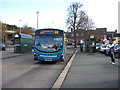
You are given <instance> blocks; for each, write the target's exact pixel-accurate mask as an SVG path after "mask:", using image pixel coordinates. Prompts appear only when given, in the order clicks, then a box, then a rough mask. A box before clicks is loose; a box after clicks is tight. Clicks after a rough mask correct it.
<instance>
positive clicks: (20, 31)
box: [20, 20, 21, 33]
mask: <svg viewBox="0 0 120 90" xmlns="http://www.w3.org/2000/svg"><path fill="white" fill-rule="evenodd" d="M20 33H21V20H20Z"/></svg>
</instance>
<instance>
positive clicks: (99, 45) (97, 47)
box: [96, 43, 101, 51]
mask: <svg viewBox="0 0 120 90" xmlns="http://www.w3.org/2000/svg"><path fill="white" fill-rule="evenodd" d="M100 47H101V43H96V51H100Z"/></svg>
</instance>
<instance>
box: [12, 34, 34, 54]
mask: <svg viewBox="0 0 120 90" xmlns="http://www.w3.org/2000/svg"><path fill="white" fill-rule="evenodd" d="M32 40H33V39H32V36H31V35H28V34H23V33H16V34H15V35H14V53H28V52H32Z"/></svg>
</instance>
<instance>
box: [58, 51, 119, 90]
mask: <svg viewBox="0 0 120 90" xmlns="http://www.w3.org/2000/svg"><path fill="white" fill-rule="evenodd" d="M110 60H111V58H110V57H108V56H105V55H104V54H101V53H99V52H96V53H94V54H93V55H89V53H86V52H80V51H79V50H78V52H77V53H76V55H75V57H74V59H73V62H72V64H71V66H70V68H69V71H68V73H67V75H66V77H65V79H64V81H63V83H62V85H61V87H60V88H61V90H62V89H66V88H68V89H69V88H70V89H71V88H73V89H79V90H84V89H85V90H86V89H87V88H88V90H89V89H90V90H99V89H100V88H101V89H100V90H104V89H103V88H106V89H107V90H118V87H119V85H118V61H120V60H117V59H116V64H115V65H112V64H110ZM83 88H84V89H83ZM93 88H94V89H93ZM98 88H99V89H98ZM108 88H109V89H108ZM106 89H105V90H106Z"/></svg>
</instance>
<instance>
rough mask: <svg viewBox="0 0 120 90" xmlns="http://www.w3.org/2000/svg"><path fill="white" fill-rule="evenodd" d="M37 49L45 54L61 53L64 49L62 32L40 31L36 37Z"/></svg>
mask: <svg viewBox="0 0 120 90" xmlns="http://www.w3.org/2000/svg"><path fill="white" fill-rule="evenodd" d="M56 34H57V35H56ZM35 47H36V49H37V50H39V51H41V52H45V53H54V52H58V51H60V50H61V49H62V48H63V36H62V32H60V31H57V30H53V31H52V30H41V31H38V32H37V33H36V36H35Z"/></svg>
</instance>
